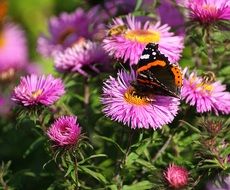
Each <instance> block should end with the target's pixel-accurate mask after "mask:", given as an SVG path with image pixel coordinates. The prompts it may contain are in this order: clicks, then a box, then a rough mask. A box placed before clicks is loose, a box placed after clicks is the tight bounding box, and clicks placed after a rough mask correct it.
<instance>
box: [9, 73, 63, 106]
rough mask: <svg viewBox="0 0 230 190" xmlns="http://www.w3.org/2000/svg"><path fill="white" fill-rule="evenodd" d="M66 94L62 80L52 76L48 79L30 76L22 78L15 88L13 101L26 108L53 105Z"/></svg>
mask: <svg viewBox="0 0 230 190" xmlns="http://www.w3.org/2000/svg"><path fill="white" fill-rule="evenodd" d="M64 93H65V90H64V85H63V83H62V81H61V79H55V78H53V76H52V75H48V76H47V77H46V76H44V75H42V76H37V75H33V74H32V75H28V76H25V77H21V80H20V84H19V85H18V86H16V87H15V88H14V91H13V96H12V100H13V101H15V102H16V103H18V104H22V105H24V106H32V105H38V104H41V105H45V106H48V105H52V104H53V103H54V102H56V101H57V100H58V99H59V98H60V97H61V96H62V95H63V94H64Z"/></svg>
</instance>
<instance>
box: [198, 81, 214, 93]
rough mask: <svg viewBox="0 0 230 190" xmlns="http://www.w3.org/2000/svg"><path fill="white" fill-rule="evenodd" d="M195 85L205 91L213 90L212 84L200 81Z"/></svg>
mask: <svg viewBox="0 0 230 190" xmlns="http://www.w3.org/2000/svg"><path fill="white" fill-rule="evenodd" d="M196 87H197V88H199V87H201V88H202V89H203V91H206V92H211V91H212V90H213V86H212V85H211V84H208V83H200V84H197V85H196Z"/></svg>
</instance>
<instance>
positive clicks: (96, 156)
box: [78, 154, 107, 164]
mask: <svg viewBox="0 0 230 190" xmlns="http://www.w3.org/2000/svg"><path fill="white" fill-rule="evenodd" d="M100 157H107V155H106V154H95V155H92V156H90V157H88V158H86V159H84V160H82V161H80V162H78V163H79V164H83V163H84V162H86V161H88V160H91V159H93V158H100Z"/></svg>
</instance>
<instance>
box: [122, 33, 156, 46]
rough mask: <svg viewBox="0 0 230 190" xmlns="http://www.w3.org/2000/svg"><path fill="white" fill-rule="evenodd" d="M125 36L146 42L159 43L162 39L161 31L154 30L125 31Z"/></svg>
mask: <svg viewBox="0 0 230 190" xmlns="http://www.w3.org/2000/svg"><path fill="white" fill-rule="evenodd" d="M125 38H126V39H129V40H132V41H138V42H140V43H144V44H146V43H150V42H155V43H157V42H159V41H160V33H159V32H157V31H153V30H129V31H127V32H126V33H125Z"/></svg>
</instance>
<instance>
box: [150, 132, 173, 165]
mask: <svg viewBox="0 0 230 190" xmlns="http://www.w3.org/2000/svg"><path fill="white" fill-rule="evenodd" d="M171 140H172V135H169V137H168V139H167V141H166V142H165V144H164V145H163V146H162V147H161V149H160V150H159V151H158V152H157V153H156V155H155V156H154V157H153V159H152V162H155V161H156V160H157V159H158V158H159V157H160V156H161V155H162V154H163V153H164V152H165V150H166V148H167V147H168V145H169V143H170V142H171Z"/></svg>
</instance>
